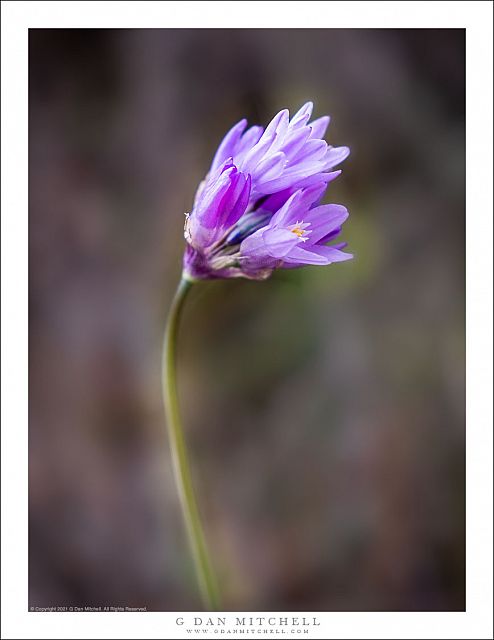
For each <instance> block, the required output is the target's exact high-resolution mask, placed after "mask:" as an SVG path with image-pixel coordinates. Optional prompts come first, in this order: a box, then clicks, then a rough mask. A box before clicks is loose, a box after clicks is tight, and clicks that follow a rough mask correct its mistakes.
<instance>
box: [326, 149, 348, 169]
mask: <svg viewBox="0 0 494 640" xmlns="http://www.w3.org/2000/svg"><path fill="white" fill-rule="evenodd" d="M349 155H350V149H349V148H348V147H329V149H328V151H327V153H326V157H325V158H324V168H325V169H332V168H333V167H336V165H337V164H340V162H343V160H345V159H346V158H348V156H349Z"/></svg>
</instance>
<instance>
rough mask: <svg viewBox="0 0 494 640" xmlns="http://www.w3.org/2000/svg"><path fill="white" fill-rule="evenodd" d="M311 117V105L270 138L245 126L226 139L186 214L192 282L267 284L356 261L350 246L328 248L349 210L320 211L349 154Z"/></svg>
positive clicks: (275, 127) (282, 122)
mask: <svg viewBox="0 0 494 640" xmlns="http://www.w3.org/2000/svg"><path fill="white" fill-rule="evenodd" d="M311 113H312V103H311V102H308V103H307V104H305V105H304V106H303V107H302V108H301V109H300V110H299V111H298V112H297V113H296V114H295V115H294V116H293V117H292V119H291V120H290V119H289V114H288V111H287V110H286V109H284V110H283V111H280V112H279V113H278V114H277V115H276V116H275V117H274V118H273V120H272V121H271V122H270V124H269V125H268V126H267V127H266V129H265V130H263V129H262V127H257V126H254V127H251V128H249V129H247V130H246V127H247V122H246V121H245V120H241V121H240V122H239V123H238V124H236V125H235V126H234V127H232V128H231V129H230V131H229V132H228V133H227V134H226V136H225V137H224V138H223V141H222V142H221V144H220V146H219V148H218V150H217V152H216V154H215V156H214V159H213V162H212V164H211V168H210V171H209V173H208V175H207V176H206V179H205V180H204V181H203V182H202V183H201V185H200V186H199V189H198V191H197V194H196V198H195V202H194V207H193V209H192V213H190V214H186V223H185V232H184V235H185V239H186V240H187V243H188V244H187V248H186V252H185V256H184V276H185V277H186V278H188V279H190V280H195V279H209V278H231V277H239V276H243V277H246V278H253V279H264V278H266V277H268V276H269V275H270V274H271V273H272V271H273V269H276V268H280V267H282V268H293V267H298V266H302V265H306V264H320V265H326V264H330V263H331V262H340V261H342V260H348V259H350V258H351V257H352V256H351V254H348V253H344V252H343V251H341V249H342V248H343V247H344V246H345V245H344V244H337V245H332V246H330V245H328V242H329V241H332V240H334V238H335V237H336V236H337V235H338V233H339V232H340V230H341V225H342V224H343V222H344V221H345V220H346V219H347V217H348V212H347V210H346V209H345V207H343V206H342V205H335V204H330V205H320V204H319V203H320V200H321V198H322V196H323V194H324V192H325V190H326V187H327V184H328V183H329V182H330V181H331V180H333V179H334V178H336V177H337V176H338V175H339V174H340V173H341V172H340V171H332V169H334V167H336V165H338V164H339V163H340V162H342V161H343V160H344V159H345V158H346V157H347V156H348V154H349V153H350V151H349V149H348V147H331V146H329V145H328V144H327V143H326V142H325V141H324V140H323V139H322V136H323V135H324V133H325V131H326V128H327V126H328V124H329V117H328V116H323V117H322V118H319V119H317V120H314V121H313V122H312V123H309V119H310V116H311Z"/></svg>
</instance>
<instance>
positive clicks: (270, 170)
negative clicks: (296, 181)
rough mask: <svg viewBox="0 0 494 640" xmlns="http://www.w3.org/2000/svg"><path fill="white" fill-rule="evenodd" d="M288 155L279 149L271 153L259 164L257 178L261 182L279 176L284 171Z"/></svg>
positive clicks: (255, 174)
mask: <svg viewBox="0 0 494 640" xmlns="http://www.w3.org/2000/svg"><path fill="white" fill-rule="evenodd" d="M285 162H286V156H285V154H284V153H283V152H281V151H278V153H274V154H273V155H269V156H267V157H266V158H264V159H263V160H261V162H260V163H259V164H258V165H257V167H256V169H255V173H254V176H255V180H257V181H259V182H263V181H266V182H267V181H269V180H273V179H274V178H277V177H278V176H279V175H280V173H281V172H282V171H283V167H284V166H285Z"/></svg>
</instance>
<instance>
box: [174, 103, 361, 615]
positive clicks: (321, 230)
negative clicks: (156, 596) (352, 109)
mask: <svg viewBox="0 0 494 640" xmlns="http://www.w3.org/2000/svg"><path fill="white" fill-rule="evenodd" d="M311 114H312V103H311V102H307V103H306V104H304V106H303V107H302V108H301V109H300V110H299V111H297V113H296V114H295V115H294V116H293V117H292V119H291V120H290V117H289V114H288V111H287V110H286V109H284V110H283V111H280V112H279V113H278V114H277V115H276V116H275V117H274V118H273V119H272V120H271V122H270V123H269V125H268V126H267V127H266V129H265V130H263V128H262V127H257V126H254V127H250V129H247V122H246V121H245V120H241V121H240V122H239V123H238V124H236V125H235V126H234V127H232V128H231V129H230V131H229V132H228V133H227V134H226V136H225V137H224V138H223V141H222V142H221V144H220V146H219V147H218V150H217V151H216V154H215V156H214V158H213V162H212V164H211V167H210V169H209V172H208V174H207V176H206V178H205V179H204V180H203V182H202V183H201V184H200V185H199V188H198V190H197V193H196V197H195V201H194V206H193V209H192V212H191V213H190V214H186V220H185V230H184V235H185V239H186V241H187V245H186V249H185V254H184V264H183V273H182V279H181V281H180V284H179V286H178V289H177V292H176V294H175V297H174V299H173V302H172V306H171V309H170V313H169V316H168V322H167V325H166V331H165V341H164V345H163V371H162V373H163V399H164V404H165V411H166V417H167V428H168V433H169V438H170V447H171V453H172V461H173V470H174V475H175V481H176V484H177V489H178V495H179V499H180V502H181V506H182V512H183V516H184V521H185V525H186V530H187V535H188V538H189V543H190V549H191V552H192V557H193V560H194V566H195V570H196V576H197V581H198V585H199V588H200V591H201V595H202V599H203V603H204V607H205V609H206V610H215V609H218V608H220V600H219V591H218V588H217V584H216V579H215V575H214V572H213V569H212V565H211V562H210V559H209V554H208V550H207V545H206V538H205V535H204V532H203V529H202V524H201V518H200V514H199V509H198V506H197V502H196V498H195V493H194V490H193V485H192V476H191V472H190V467H189V462H188V457H187V449H186V445H185V438H184V433H183V428H182V425H181V421H180V411H179V404H178V393H177V381H176V366H175V356H176V353H175V352H176V343H177V335H178V326H179V322H180V317H181V313H182V309H183V305H184V301H185V298H186V296H187V293H188V291H189V290H190V289H191V287H192V286H193V283H194V282H198V281H200V280H209V279H213V278H236V277H245V278H251V279H254V280H263V279H264V278H267V277H269V276H270V275H271V273H272V272H273V271H274V270H275V269H279V268H282V269H292V268H294V267H301V266H304V265H327V264H331V263H332V262H341V261H343V260H348V259H350V258H352V255H351V254H349V253H345V252H344V251H343V249H344V248H345V246H346V243H344V242H335V240H336V239H337V236H338V235H339V233H340V232H341V227H342V225H343V223H344V222H345V220H346V219H347V218H348V211H347V210H346V208H345V207H344V206H343V205H341V204H321V202H322V198H323V196H324V193H325V191H326V188H327V186H328V183H329V182H331V180H334V178H336V177H337V176H338V175H339V174H340V171H339V170H336V169H335V167H337V165H338V164H340V163H341V162H342V161H343V160H344V159H345V158H346V157H347V156H348V154H349V149H348V148H347V147H332V146H329V145H328V144H327V143H326V142H325V141H324V140H323V136H324V134H325V132H326V128H327V126H328V124H329V117H328V116H323V117H322V118H319V119H317V120H314V121H313V122H311V123H310V122H309V120H310V117H311Z"/></svg>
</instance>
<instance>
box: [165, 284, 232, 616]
mask: <svg viewBox="0 0 494 640" xmlns="http://www.w3.org/2000/svg"><path fill="white" fill-rule="evenodd" d="M192 284H193V283H192V282H191V281H189V280H185V279H182V280H181V281H180V284H179V285H178V288H177V292H176V293H175V297H174V298H173V302H172V306H171V309H170V313H169V315H168V322H167V325H166V330H165V340H164V344H163V365H162V366H163V368H162V376H163V378H162V380H163V400H164V403H165V413H166V422H167V426H168V435H169V438H170V447H171V452H172V461H173V471H174V475H175V482H176V485H177V489H178V494H179V497H180V504H181V507H182V513H183V516H184V520H185V526H186V529H187V535H188V538H189V544H190V548H191V551H192V556H193V559H194V566H195V570H196V576H197V580H198V583H199V589H200V591H201V596H202V600H203V604H204V607H205V608H206V609H207V610H212V611H216V610H218V608H219V606H218V605H219V596H218V591H217V587H216V580H215V577H214V574H213V571H212V568H211V562H210V560H209V554H208V550H207V547H206V541H205V538H204V533H203V530H202V525H201V520H200V516H199V509H198V507H197V502H196V499H195V495H194V489H193V486H192V477H191V473H190V467H189V462H188V456H187V449H186V445H185V438H184V434H183V429H182V424H181V421H180V410H179V404H178V394H177V380H176V367H175V354H176V345H177V334H178V326H179V322H180V316H181V312H182V308H183V304H184V301H185V297H186V295H187V292H188V291H189V289H190V288H191V286H192Z"/></svg>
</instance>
